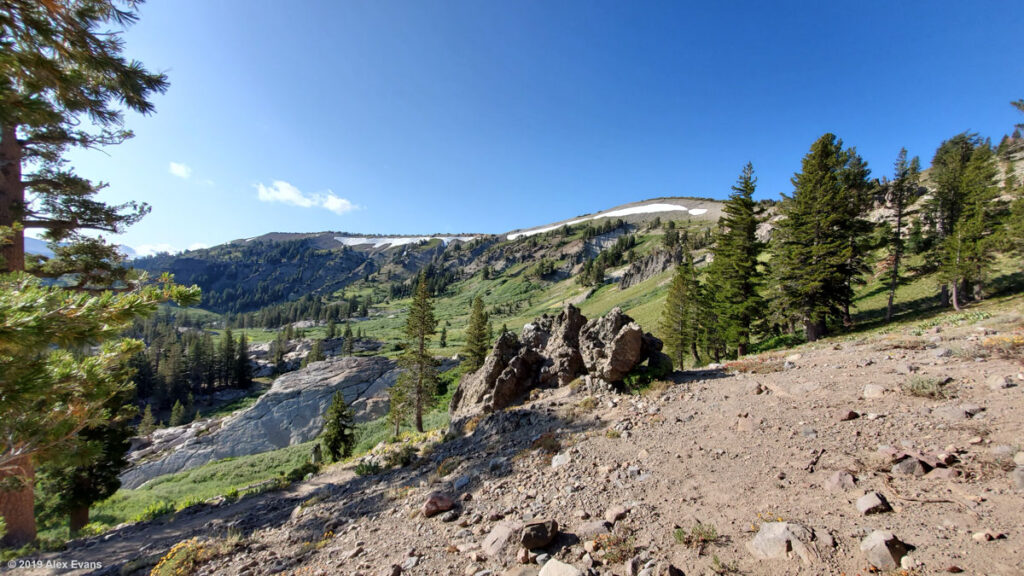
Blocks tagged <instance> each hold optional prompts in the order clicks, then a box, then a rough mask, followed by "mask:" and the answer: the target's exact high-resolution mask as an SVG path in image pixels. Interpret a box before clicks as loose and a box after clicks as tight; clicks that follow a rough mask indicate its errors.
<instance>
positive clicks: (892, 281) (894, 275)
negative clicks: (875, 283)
mask: <svg viewBox="0 0 1024 576" xmlns="http://www.w3.org/2000/svg"><path fill="white" fill-rule="evenodd" d="M920 171H921V166H920V161H919V160H918V159H917V156H915V157H914V158H913V159H911V160H909V161H908V160H907V149H906V148H901V149H900V153H899V156H897V157H896V173H895V174H894V175H893V179H892V182H890V183H889V186H888V189H887V190H886V203H887V204H888V205H889V208H890V209H891V210H892V215H893V218H895V220H896V224H895V226H894V227H893V228H892V233H891V234H890V235H889V238H887V239H886V243H887V245H888V246H887V247H888V251H889V260H890V265H891V266H892V267H891V268H890V270H889V302H888V304H887V305H886V307H885V321H886V322H889V321H891V320H892V313H893V304H894V301H895V299H896V288H897V287H899V285H900V264H902V263H903V253H904V250H905V242H904V241H903V227H904V224H905V220H906V211H907V206H908V204H910V203H911V202H913V199H914V196H915V195H916V194H917V187H918V180H919V179H920Z"/></svg>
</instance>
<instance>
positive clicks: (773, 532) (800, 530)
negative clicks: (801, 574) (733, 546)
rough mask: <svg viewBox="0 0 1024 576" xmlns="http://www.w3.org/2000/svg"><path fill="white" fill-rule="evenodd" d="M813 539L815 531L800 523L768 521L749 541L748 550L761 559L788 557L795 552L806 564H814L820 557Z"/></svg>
mask: <svg viewBox="0 0 1024 576" xmlns="http://www.w3.org/2000/svg"><path fill="white" fill-rule="evenodd" d="M813 540H814V532H813V531H812V530H810V529H808V528H806V527H804V526H801V525H799V524H793V523H790V522H766V523H764V524H762V525H761V529H760V530H758V532H757V535H756V536H755V537H754V539H753V540H751V541H750V542H747V551H749V552H750V553H751V554H752V555H753V556H754V557H755V558H757V559H759V560H777V559H786V558H789V556H790V554H791V553H795V554H796V555H797V556H799V557H800V559H801V560H803V562H804V564H812V563H814V562H816V561H817V560H818V558H819V554H818V550H817V547H816V546H815V544H814V542H813Z"/></svg>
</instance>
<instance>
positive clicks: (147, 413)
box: [138, 404, 156, 436]
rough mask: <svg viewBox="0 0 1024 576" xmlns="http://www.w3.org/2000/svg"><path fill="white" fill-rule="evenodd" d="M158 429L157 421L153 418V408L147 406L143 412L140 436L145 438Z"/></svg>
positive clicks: (139, 430)
mask: <svg viewBox="0 0 1024 576" xmlns="http://www.w3.org/2000/svg"><path fill="white" fill-rule="evenodd" d="M155 429H156V419H155V418H153V406H151V405H150V404H146V409H145V410H143V412H142V420H140V421H139V429H138V433H139V436H145V435H146V434H149V433H150V432H152V431H153V430H155Z"/></svg>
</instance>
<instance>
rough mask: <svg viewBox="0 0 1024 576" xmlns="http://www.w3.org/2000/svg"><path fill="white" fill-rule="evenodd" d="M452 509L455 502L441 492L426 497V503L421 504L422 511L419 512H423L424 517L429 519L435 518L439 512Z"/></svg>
mask: <svg viewBox="0 0 1024 576" xmlns="http://www.w3.org/2000/svg"><path fill="white" fill-rule="evenodd" d="M454 507H455V502H454V501H453V500H452V499H451V498H449V497H448V496H447V495H446V494H443V493H441V492H431V493H430V495H429V496H427V501H426V502H424V503H423V509H422V510H421V512H423V516H424V517H426V518H430V517H431V516H436V515H437V514H440V513H441V512H447V511H448V510H451V509H452V508H454Z"/></svg>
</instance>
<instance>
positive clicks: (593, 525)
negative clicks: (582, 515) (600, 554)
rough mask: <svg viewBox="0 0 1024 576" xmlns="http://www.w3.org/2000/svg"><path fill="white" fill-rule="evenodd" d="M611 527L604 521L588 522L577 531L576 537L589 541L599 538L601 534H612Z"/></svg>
mask: <svg viewBox="0 0 1024 576" xmlns="http://www.w3.org/2000/svg"><path fill="white" fill-rule="evenodd" d="M610 528H611V525H610V524H609V523H607V522H605V521H603V520H598V521H595V522H587V523H586V524H584V525H582V526H580V527H579V528H577V529H576V536H578V537H579V538H580V539H581V540H587V539H591V540H593V539H594V538H597V537H598V536H600V535H601V534H608V533H609V532H611V530H610Z"/></svg>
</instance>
